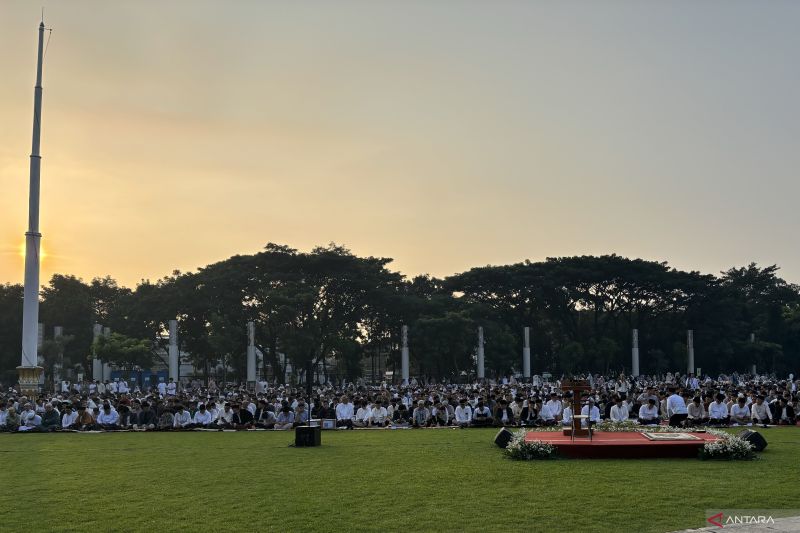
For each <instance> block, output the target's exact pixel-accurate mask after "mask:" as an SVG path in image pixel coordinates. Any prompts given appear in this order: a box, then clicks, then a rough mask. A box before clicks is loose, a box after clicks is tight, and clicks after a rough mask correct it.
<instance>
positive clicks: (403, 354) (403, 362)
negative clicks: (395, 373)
mask: <svg viewBox="0 0 800 533" xmlns="http://www.w3.org/2000/svg"><path fill="white" fill-rule="evenodd" d="M400 336H401V337H402V347H401V349H400V367H401V371H402V377H403V385H408V380H409V376H408V372H409V371H408V326H406V325H403V327H402V329H401V335H400Z"/></svg>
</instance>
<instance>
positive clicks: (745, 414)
mask: <svg viewBox="0 0 800 533" xmlns="http://www.w3.org/2000/svg"><path fill="white" fill-rule="evenodd" d="M745 402H746V398H745V397H744V396H740V397H739V398H738V399H737V400H736V403H735V404H733V405H731V412H730V415H731V425H732V426H750V425H752V424H753V422H752V415H751V413H750V408H749V407H748V406H747V405H746V403H745Z"/></svg>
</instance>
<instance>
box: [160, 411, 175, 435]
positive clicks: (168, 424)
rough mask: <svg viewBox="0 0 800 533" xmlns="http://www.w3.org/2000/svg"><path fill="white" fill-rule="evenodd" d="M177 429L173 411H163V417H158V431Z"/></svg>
mask: <svg viewBox="0 0 800 533" xmlns="http://www.w3.org/2000/svg"><path fill="white" fill-rule="evenodd" d="M174 427H175V414H174V413H173V412H172V410H171V409H163V410H162V411H161V416H160V417H158V429H159V430H161V431H171V430H172V429H173V428H174Z"/></svg>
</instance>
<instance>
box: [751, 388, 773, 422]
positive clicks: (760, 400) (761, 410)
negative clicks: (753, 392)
mask: <svg viewBox="0 0 800 533" xmlns="http://www.w3.org/2000/svg"><path fill="white" fill-rule="evenodd" d="M750 414H751V417H752V419H753V423H754V424H759V425H763V426H766V425H767V424H772V413H771V412H770V410H769V406H768V405H767V404H766V403H764V396H763V395H759V396H757V397H756V403H754V404H752V405H751V406H750Z"/></svg>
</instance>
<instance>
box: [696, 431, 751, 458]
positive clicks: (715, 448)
mask: <svg viewBox="0 0 800 533" xmlns="http://www.w3.org/2000/svg"><path fill="white" fill-rule="evenodd" d="M719 433H721V434H722V435H719ZM714 434H715V435H717V436H719V438H718V439H717V440H715V441H714V442H706V443H705V445H703V449H702V450H700V458H701V459H719V460H726V461H750V460H753V459H755V458H756V457H757V456H756V453H755V451H754V450H753V445H752V444H750V443H749V442H747V441H746V440H744V439H742V438H740V437H737V436H736V435H730V434H728V433H725V432H722V431H720V432H716V431H715V432H714Z"/></svg>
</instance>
